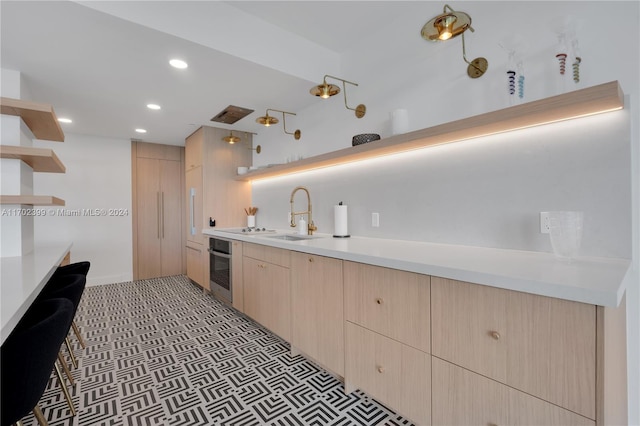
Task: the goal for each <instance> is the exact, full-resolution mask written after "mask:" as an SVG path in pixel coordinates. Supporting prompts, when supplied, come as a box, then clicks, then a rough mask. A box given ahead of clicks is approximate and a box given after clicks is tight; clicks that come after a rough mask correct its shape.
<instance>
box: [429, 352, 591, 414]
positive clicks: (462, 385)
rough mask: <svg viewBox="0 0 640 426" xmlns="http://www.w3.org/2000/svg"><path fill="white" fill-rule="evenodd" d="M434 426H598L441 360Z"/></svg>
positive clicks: (437, 370) (434, 362)
mask: <svg viewBox="0 0 640 426" xmlns="http://www.w3.org/2000/svg"><path fill="white" fill-rule="evenodd" d="M432 368H433V389H432V391H433V424H434V425H469V426H472V425H478V426H487V425H512V426H527V425H545V426H569V425H574V426H595V422H594V421H593V420H591V419H588V418H586V417H583V416H580V415H578V414H576V413H573V412H571V411H568V410H565V409H563V408H560V407H558V406H556V405H553V404H550V403H548V402H545V401H543V400H541V399H538V398H536V397H533V396H531V395H528V394H526V393H524V392H520V391H518V390H516V389H513V388H511V387H508V386H506V385H503V384H502V383H498V382H496V381H494V380H491V379H488V378H486V377H484V376H481V375H479V374H476V373H473V372H471V371H469V370H466V369H464V368H461V367H458V366H456V365H453V364H451V363H448V362H446V361H443V360H441V359H439V358H437V357H433V358H432Z"/></svg>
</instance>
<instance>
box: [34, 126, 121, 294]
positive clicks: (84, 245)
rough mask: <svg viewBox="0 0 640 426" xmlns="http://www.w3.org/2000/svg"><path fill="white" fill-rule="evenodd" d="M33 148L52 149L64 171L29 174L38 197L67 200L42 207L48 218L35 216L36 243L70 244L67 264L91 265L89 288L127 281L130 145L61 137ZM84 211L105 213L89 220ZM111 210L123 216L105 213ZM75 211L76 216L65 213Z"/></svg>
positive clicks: (67, 135) (36, 142)
mask: <svg viewBox="0 0 640 426" xmlns="http://www.w3.org/2000/svg"><path fill="white" fill-rule="evenodd" d="M34 146H37V147H43V148H51V149H53V150H54V151H55V153H56V154H57V155H58V157H59V158H60V160H61V161H62V163H63V164H64V165H65V167H66V168H67V170H66V173H64V174H53V173H35V174H34V177H33V180H34V188H35V191H36V192H37V193H38V194H46V195H55V196H57V197H60V198H62V199H64V200H65V202H66V205H65V206H64V207H60V208H57V207H53V208H46V209H47V212H48V214H47V215H46V216H45V217H39V218H36V221H35V241H36V244H47V243H50V242H59V241H72V242H73V246H72V248H71V261H72V262H77V261H82V260H88V261H90V262H91V270H90V271H89V275H88V276H87V284H88V285H97V284H107V283H113V282H121V281H130V280H131V279H132V278H133V266H132V265H133V257H132V256H133V254H132V244H133V241H132V223H131V142H130V141H129V140H122V139H107V138H101V137H93V136H85V135H76V134H70V133H65V142H64V143H53V142H45V141H35V142H34ZM83 209H87V210H94V209H99V210H106V212H107V215H106V216H104V215H102V213H100V215H98V216H90V215H87V214H83V213H82V210H83ZM114 209H117V210H118V211H124V215H122V216H114V215H110V211H111V210H114ZM75 212H79V214H80V215H79V216H65V215H64V213H75Z"/></svg>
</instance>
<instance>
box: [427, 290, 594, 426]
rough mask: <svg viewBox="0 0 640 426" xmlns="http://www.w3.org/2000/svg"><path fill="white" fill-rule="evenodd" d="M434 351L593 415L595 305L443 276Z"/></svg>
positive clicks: (436, 297) (436, 299)
mask: <svg viewBox="0 0 640 426" xmlns="http://www.w3.org/2000/svg"><path fill="white" fill-rule="evenodd" d="M431 298H432V324H433V329H432V335H433V348H432V349H433V352H432V353H433V355H435V356H437V357H439V358H442V359H445V360H447V361H450V362H452V363H454V364H456V365H459V366H461V367H464V368H467V369H469V370H472V371H474V372H477V373H479V374H482V375H484V376H487V377H490V378H492V379H494V380H497V381H499V382H501V383H504V384H507V385H509V386H512V387H514V388H516V389H519V390H522V391H524V392H526V393H529V394H531V395H534V396H536V397H539V398H542V399H544V400H545V401H549V402H551V403H553V404H557V405H559V406H561V407H563V408H566V409H569V410H571V411H574V412H576V413H578V414H581V415H583V416H586V417H588V418H591V419H595V411H596V408H595V405H596V307H595V306H593V305H587V304H583V303H578V302H570V301H565V300H561V299H555V298H550V297H543V296H537V295H532V294H527V293H521V292H517V291H510V290H503V289H498V288H492V287H488V286H483V285H477V284H470V283H465V282H460V281H454V280H446V279H442V278H435V277H434V278H433V279H432V282H431Z"/></svg>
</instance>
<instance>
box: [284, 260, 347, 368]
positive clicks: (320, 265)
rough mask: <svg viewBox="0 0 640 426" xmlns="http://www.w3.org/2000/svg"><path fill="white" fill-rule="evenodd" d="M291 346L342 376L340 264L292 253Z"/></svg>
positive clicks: (342, 318)
mask: <svg viewBox="0 0 640 426" xmlns="http://www.w3.org/2000/svg"><path fill="white" fill-rule="evenodd" d="M291 312H292V323H291V346H292V349H293V348H294V347H295V349H298V350H300V351H301V352H303V353H304V354H305V355H308V356H310V357H311V358H313V359H314V360H315V361H317V362H318V363H319V364H320V365H322V366H323V367H325V368H327V369H329V370H331V371H332V372H333V373H335V374H338V375H339V376H344V313H343V312H344V309H343V285H342V261H341V260H338V259H332V258H329V257H322V256H314V255H310V254H306V253H300V252H292V253H291Z"/></svg>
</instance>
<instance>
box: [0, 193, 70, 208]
mask: <svg viewBox="0 0 640 426" xmlns="http://www.w3.org/2000/svg"><path fill="white" fill-rule="evenodd" d="M0 204H22V205H27V206H64V200H63V199H61V198H58V197H53V196H51V195H0Z"/></svg>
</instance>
